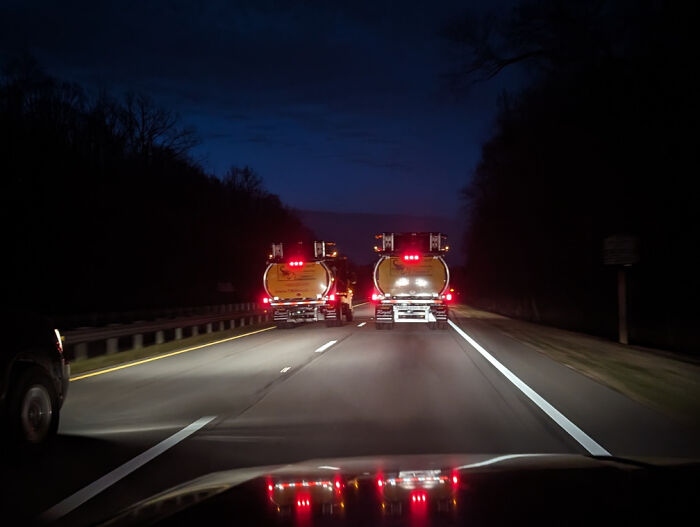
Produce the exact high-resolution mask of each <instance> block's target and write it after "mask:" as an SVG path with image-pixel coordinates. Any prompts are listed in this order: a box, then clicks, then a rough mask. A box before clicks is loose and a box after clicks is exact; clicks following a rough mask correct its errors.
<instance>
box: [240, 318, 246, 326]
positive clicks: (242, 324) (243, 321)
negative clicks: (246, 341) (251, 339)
mask: <svg viewBox="0 0 700 527" xmlns="http://www.w3.org/2000/svg"><path fill="white" fill-rule="evenodd" d="M243 326H245V317H241V323H240V327H243Z"/></svg>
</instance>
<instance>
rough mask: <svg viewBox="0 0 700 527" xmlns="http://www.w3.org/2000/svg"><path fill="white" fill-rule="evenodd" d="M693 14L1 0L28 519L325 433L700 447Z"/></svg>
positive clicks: (573, 7) (14, 433) (18, 398)
mask: <svg viewBox="0 0 700 527" xmlns="http://www.w3.org/2000/svg"><path fill="white" fill-rule="evenodd" d="M695 20H696V13H695V8H694V7H693V6H691V5H690V4H688V5H686V4H685V3H677V2H642V3H639V2H633V1H631V0H622V1H612V0H601V1H598V2H569V1H565V0H561V1H559V0H551V1H541V0H498V1H474V2H468V3H465V2H459V1H444V2H432V3H425V2H415V1H405V2H376V1H359V2H322V1H317V0H311V1H305V2H289V1H285V0H271V1H259V0H254V1H251V0H240V1H235V2H229V1H221V0H211V1H208V2H196V1H187V0H174V1H173V0H154V1H151V2H90V1H86V0H76V1H73V2H48V1H36V2H26V1H20V0H3V1H2V2H0V67H1V69H0V184H1V185H2V189H1V190H0V196H1V198H0V199H1V200H2V203H1V206H0V211H1V212H0V213H1V214H2V247H3V250H2V254H3V260H4V261H5V265H4V266H3V268H4V269H5V271H4V272H3V274H4V278H3V288H2V289H3V292H2V303H3V311H2V313H3V326H2V327H3V331H2V341H3V352H2V359H1V360H0V416H2V419H3V423H2V425H3V431H4V432H3V442H5V443H7V446H6V447H4V450H5V453H6V455H7V462H4V463H3V464H2V467H1V468H0V473H1V477H2V480H3V482H5V483H6V484H4V485H3V488H6V489H7V490H6V491H3V493H2V494H3V496H2V498H0V499H1V500H2V503H3V504H4V505H5V507H4V510H5V511H8V512H7V514H8V516H7V517H8V518H9V517H10V516H9V515H11V517H13V518H14V517H16V518H20V519H21V520H18V522H20V523H21V522H28V521H32V520H35V519H37V518H38V519H40V520H41V521H54V520H57V521H60V522H63V523H64V524H66V525H88V524H93V523H95V522H97V521H102V520H105V519H107V518H111V517H114V516H115V515H117V514H118V513H120V511H123V510H124V509H125V508H126V507H128V506H130V505H133V504H134V503H137V502H139V501H141V500H145V499H147V498H149V497H151V496H154V495H156V494H157V493H160V492H163V491H166V490H167V489H170V488H172V487H174V486H176V485H180V484H184V483H185V482H188V481H191V480H193V479H195V478H198V477H201V476H205V475H207V474H210V473H213V472H218V471H229V470H233V469H251V468H252V467H273V466H274V467H276V466H280V465H286V464H295V463H300V462H305V461H308V460H313V459H317V460H321V461H319V462H318V463H316V464H315V465H314V467H315V468H314V470H316V471H318V470H320V471H321V473H323V471H324V470H327V471H328V472H329V474H330V475H329V476H328V478H327V479H323V478H322V477H321V476H318V479H317V480H318V481H319V482H326V484H327V485H328V486H329V488H330V486H332V485H334V484H335V479H333V478H334V477H335V476H336V474H341V473H344V469H343V467H345V466H346V465H345V464H344V463H349V462H346V461H342V460H343V459H350V458H355V457H361V458H362V459H364V460H367V459H374V458H376V459H387V458H389V457H391V456H436V457H421V458H416V459H420V460H422V461H425V463H426V466H415V465H412V464H410V463H409V465H408V466H405V465H401V464H400V463H399V464H397V465H396V467H395V470H394V472H392V474H393V476H391V477H392V478H394V479H393V481H394V482H396V481H398V480H396V478H400V477H401V476H400V475H399V474H401V473H405V474H409V473H416V474H439V475H440V477H443V479H444V481H443V483H444V484H446V485H447V484H449V483H450V481H451V478H452V475H453V472H452V471H453V470H455V467H456V466H457V464H455V463H453V461H451V460H450V459H451V458H449V457H440V456H450V455H458V456H473V457H469V458H468V460H467V461H463V462H461V465H460V466H462V465H464V466H466V465H469V464H470V463H477V464H478V463H487V464H490V463H491V462H489V461H488V460H490V459H497V460H500V459H501V456H506V458H505V459H511V458H510V457H508V456H521V455H526V456H529V455H533V454H535V455H540V454H556V455H559V454H567V455H568V454H575V455H581V456H595V457H604V458H605V457H614V458H628V459H635V460H639V459H645V460H650V459H697V458H698V457H700V420H699V416H700V339H699V338H698V333H697V327H698V323H697V311H698V309H697V307H696V303H697V298H698V294H699V293H700V276H699V275H698V273H697V266H698V262H700V207H698V205H697V193H696V192H695V191H694V188H695V186H694V183H693V182H694V181H695V179H697V178H696V177H695V175H694V174H695V172H696V171H697V169H696V168H695V166H696V164H697V163H696V158H697V144H696V143H697V126H698V110H697V107H698V105H697V103H696V98H697V93H698V82H697V78H696V75H695V74H693V73H692V72H693V71H694V69H695V66H694V65H695V62H696V61H695V55H694V54H693V52H692V51H691V50H692V49H695V46H693V44H692V43H693V42H694V41H695V38H694V36H695V32H696V31H695V29H696V28H695V22H694V21H695ZM47 321H49V323H47ZM401 459H403V458H401ZM460 459H461V458H460ZM516 459H519V458H517V457H516ZM567 459H568V458H567ZM323 460H325V461H323ZM329 460H334V461H329ZM338 460H341V461H338ZM422 461H421V462H422ZM499 462H500V461H499ZM378 463H379V462H378ZM338 464H340V465H342V467H339V466H338ZM326 465H327V466H330V467H331V468H329V469H323V468H319V467H322V466H326ZM369 465H372V464H371V463H369V462H368V466H369ZM347 466H349V465H347ZM372 466H373V467H374V468H372V469H370V468H367V469H366V472H367V474H363V473H353V474H352V477H365V476H367V477H371V478H373V481H376V480H377V478H379V479H378V481H382V482H383V481H385V480H386V481H390V478H389V476H387V477H386V479H385V480H382V479H381V478H382V477H384V476H382V472H381V471H382V468H381V463H379V464H378V465H376V466H374V465H372ZM509 466H510V465H509ZM513 466H515V465H513ZM333 467H338V468H336V469H333ZM341 469H342V470H341ZM270 470H272V469H270ZM333 470H336V472H333ZM363 470H364V469H363ZM440 470H441V471H442V472H430V471H440ZM513 470H515V468H514V469H513ZM271 474H272V472H269V474H268V476H267V477H268V478H269V481H270V483H269V485H271V487H272V489H273V490H271V492H273V493H274V492H276V491H274V489H276V488H277V487H275V485H277V484H280V485H281V484H282V483H285V484H286V483H290V482H291V481H292V480H291V479H289V480H284V479H274V478H273V477H272V475H271ZM297 476H298V477H300V478H301V479H299V482H300V484H301V483H303V482H304V481H306V480H305V479H303V478H302V477H301V476H299V475H297ZM297 476H295V477H297ZM314 477H317V476H316V475H314ZM348 477H350V476H348ZM431 477H432V476H431ZM436 477H437V478H438V479H435V480H434V482H435V484H436V485H438V486H439V484H441V483H440V479H439V477H438V476H436ZM458 477H460V476H459V475H455V478H458ZM317 480H314V481H317ZM309 481H311V480H309ZM425 481H427V480H420V485H421V486H420V488H421V489H423V488H424V487H425V485H426V484H425ZM430 481H433V480H430ZM399 483H401V481H399ZM382 484H383V483H382ZM319 485H320V486H321V487H322V486H323V485H322V484H319ZM341 485H351V481H350V480H347V481H346V480H345V479H343V480H342V482H341ZM280 488H282V487H280ZM295 488H296V487H295ZM342 488H345V487H342ZM414 490H415V489H414ZM295 492H296V491H295ZM416 492H418V491H416ZM421 492H422V491H421ZM310 496H311V495H307V494H298V493H294V495H293V496H292V498H290V501H289V503H290V504H291V505H290V506H292V505H294V504H295V505H294V506H295V507H297V508H304V507H307V506H308V507H309V508H310V510H314V511H316V508H315V507H316V506H317V505H318V507H319V509H318V510H319V511H320V510H321V507H320V505H319V504H318V503H317V502H316V501H315V500H316V498H315V497H310ZM411 496H413V499H414V501H416V500H419V501H420V500H421V499H428V501H430V500H431V499H432V498H431V497H430V496H429V495H427V494H426V495H425V496H424V497H423V498H421V496H423V494H420V493H418V494H415V495H411ZM445 496H447V495H445ZM273 498H274V496H272V495H271V497H270V501H271V502H274V503H275V504H277V505H279V503H278V502H277V501H275V499H273ZM409 498H410V496H409V495H407V497H405V499H407V500H408V499H409ZM307 499H308V500H309V502H310V503H309V504H307V503H306V500H307ZM401 499H404V498H400V497H396V498H395V501H396V502H398V501H400V500H401ZM445 499H447V498H445ZM450 499H452V498H451V497H450ZM294 500H297V501H298V503H297V501H294ZM390 502H391V499H389V498H386V501H383V502H382V503H384V505H385V506H386V507H388V509H387V510H389V509H391V510H394V509H393V508H392V507H394V505H392V504H391V503H390ZM337 505H338V503H336V504H334V505H333V506H337ZM333 506H332V507H333ZM280 507H281V506H280ZM332 507H331V508H332ZM343 507H345V503H344V502H343ZM323 510H324V511H325V509H323ZM2 517H4V516H2ZM0 523H4V522H0ZM9 523H12V522H9Z"/></svg>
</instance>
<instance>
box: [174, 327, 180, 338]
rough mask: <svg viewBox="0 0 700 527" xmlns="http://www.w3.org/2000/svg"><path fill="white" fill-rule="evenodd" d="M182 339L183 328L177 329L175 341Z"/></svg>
mask: <svg viewBox="0 0 700 527" xmlns="http://www.w3.org/2000/svg"><path fill="white" fill-rule="evenodd" d="M181 339H182V328H175V340H181Z"/></svg>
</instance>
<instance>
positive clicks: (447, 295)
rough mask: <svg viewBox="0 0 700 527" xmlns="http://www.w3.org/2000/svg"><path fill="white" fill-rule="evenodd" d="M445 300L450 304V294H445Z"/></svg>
mask: <svg viewBox="0 0 700 527" xmlns="http://www.w3.org/2000/svg"><path fill="white" fill-rule="evenodd" d="M445 300H447V301H448V302H451V301H452V293H447V294H446V295H445Z"/></svg>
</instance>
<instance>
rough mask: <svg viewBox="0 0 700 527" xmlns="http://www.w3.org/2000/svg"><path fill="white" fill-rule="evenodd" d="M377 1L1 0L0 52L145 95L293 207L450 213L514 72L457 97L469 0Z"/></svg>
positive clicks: (219, 162) (215, 159) (210, 160)
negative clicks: (457, 32)
mask: <svg viewBox="0 0 700 527" xmlns="http://www.w3.org/2000/svg"><path fill="white" fill-rule="evenodd" d="M295 4H301V5H295ZM329 4H333V5H332V6H331V5H329ZM376 4H377V5H375V2H369V3H367V4H365V5H363V6H359V5H358V3H356V2H347V3H343V5H345V6H347V7H341V4H340V3H336V2H324V1H318V2H316V1H310V2H303V3H302V2H298V3H296V2H294V3H293V2H264V1H258V0H255V1H251V2H225V1H218V2H217V1H206V2H205V1H200V2H183V1H158V2H141V1H140V0H138V1H125V0H123V1H115V2H101V1H100V2H94V1H65V2H33V1H32V2H28V1H24V0H20V1H6V0H3V1H2V2H0V53H2V56H0V58H1V59H2V60H6V59H7V58H9V57H11V56H13V55H16V54H17V53H22V52H30V53H31V54H33V55H34V56H36V57H37V59H38V60H39V62H40V63H41V64H42V65H43V67H44V68H45V69H46V70H47V71H48V72H49V73H51V74H54V75H56V76H58V77H60V78H63V79H67V80H75V81H77V82H79V83H80V84H82V85H83V86H85V87H86V88H88V89H89V90H92V92H93V93H96V90H97V89H98V88H99V87H104V88H107V89H108V90H109V91H110V92H111V93H112V94H114V95H118V96H120V95H122V94H123V93H124V92H126V91H129V90H133V91H142V92H146V93H148V94H150V95H151V96H153V97H154V98H155V99H156V100H157V101H159V102H161V103H162V104H164V105H166V106H168V107H170V108H173V109H175V110H177V111H178V112H179V113H180V115H181V116H182V120H183V122H184V123H185V124H190V125H193V126H194V127H195V128H196V130H197V133H198V135H199V137H200V139H201V145H200V146H198V147H197V148H196V150H194V152H193V154H194V157H195V158H196V159H197V160H199V161H200V162H201V163H202V165H203V166H204V167H205V168H206V169H207V170H208V171H209V172H211V173H214V174H217V175H222V174H223V173H224V172H225V170H226V169H227V168H228V167H229V166H230V165H232V164H235V165H239V166H242V165H249V166H251V167H253V168H254V169H255V170H257V171H258V172H259V174H260V175H261V176H262V177H263V179H264V181H265V185H266V187H267V188H268V190H270V191H272V192H274V193H276V194H278V195H279V196H280V197H281V198H282V200H283V201H284V202H285V203H287V204H289V205H291V206H292V207H295V208H300V209H306V210H329V211H343V212H386V213H400V214H411V215H432V216H435V215H438V216H447V217H454V216H456V215H457V213H458V210H459V207H460V202H459V194H458V191H459V189H460V188H461V187H462V186H463V185H464V184H465V183H466V182H467V181H468V178H469V176H470V174H471V172H472V170H473V168H474V166H475V164H476V162H477V161H478V157H479V151H480V147H481V144H482V143H483V142H484V141H485V140H486V139H487V138H488V136H489V134H490V132H491V130H492V127H493V122H494V117H495V113H496V108H497V98H498V95H499V93H500V91H501V90H503V89H505V88H507V89H512V88H513V87H514V86H516V87H517V85H518V81H517V77H516V74H514V73H509V74H508V75H504V76H501V77H499V78H497V79H495V80H493V81H490V82H488V83H482V84H479V85H476V86H475V87H473V88H472V89H471V90H470V91H469V92H468V93H466V94H463V95H462V96H460V97H456V96H455V95H456V94H455V92H454V91H453V90H451V89H450V87H449V86H448V85H447V83H446V81H444V79H443V76H442V75H443V74H444V73H446V72H449V71H450V70H452V69H454V68H455V66H456V56H455V53H454V50H453V49H451V48H450V47H449V46H448V44H447V43H446V42H445V41H444V39H443V38H442V37H441V36H440V30H441V28H442V27H443V26H444V24H445V23H446V22H448V21H449V20H450V19H451V18H453V17H455V16H458V15H461V14H463V13H464V9H465V5H466V4H465V2H458V1H457V2H442V3H440V2H437V3H436V2H430V3H426V2H414V3H411V2H408V3H407V2H392V3H388V2H387V3H384V2H376ZM495 4H496V5H502V6H508V5H509V2H503V1H501V2H496V3H495ZM489 5H490V6H492V7H493V5H494V3H493V2H491V3H489ZM469 7H471V8H472V9H475V10H479V9H481V8H480V7H479V5H478V4H472V5H470V6H469ZM502 8H505V7H502Z"/></svg>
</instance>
